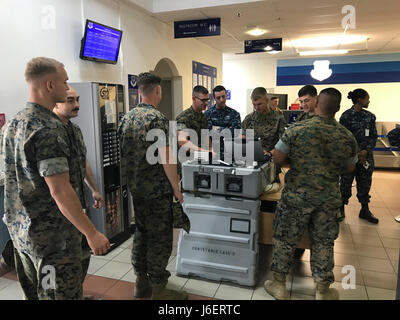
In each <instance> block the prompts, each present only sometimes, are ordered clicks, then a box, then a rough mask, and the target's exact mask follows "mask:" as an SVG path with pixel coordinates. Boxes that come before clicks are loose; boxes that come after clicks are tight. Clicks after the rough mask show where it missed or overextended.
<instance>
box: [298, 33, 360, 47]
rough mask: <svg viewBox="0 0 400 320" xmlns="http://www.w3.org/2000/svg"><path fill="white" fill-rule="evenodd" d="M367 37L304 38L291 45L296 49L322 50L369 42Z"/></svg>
mask: <svg viewBox="0 0 400 320" xmlns="http://www.w3.org/2000/svg"><path fill="white" fill-rule="evenodd" d="M367 38H368V37H367V36H360V35H337V36H327V37H314V38H304V39H298V40H293V41H291V45H292V46H294V47H296V48H305V47H307V48H321V47H331V46H337V45H346V44H351V43H357V42H362V41H365V40H367Z"/></svg>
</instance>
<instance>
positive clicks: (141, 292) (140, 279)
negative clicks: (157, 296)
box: [135, 272, 151, 298]
mask: <svg viewBox="0 0 400 320" xmlns="http://www.w3.org/2000/svg"><path fill="white" fill-rule="evenodd" d="M150 292H151V286H150V282H149V277H148V275H147V274H146V273H143V272H139V273H138V274H137V277H136V283H135V297H136V298H144V297H145V296H146V294H150Z"/></svg>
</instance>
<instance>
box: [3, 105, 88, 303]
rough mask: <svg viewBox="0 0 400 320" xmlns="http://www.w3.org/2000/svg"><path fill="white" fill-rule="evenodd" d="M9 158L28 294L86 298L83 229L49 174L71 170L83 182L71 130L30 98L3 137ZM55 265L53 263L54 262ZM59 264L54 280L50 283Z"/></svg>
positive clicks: (10, 209)
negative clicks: (65, 209) (53, 190)
mask: <svg viewBox="0 0 400 320" xmlns="http://www.w3.org/2000/svg"><path fill="white" fill-rule="evenodd" d="M0 155H1V156H2V157H3V159H4V160H5V163H4V169H5V190H4V192H5V199H4V200H5V203H4V209H5V210H4V216H5V220H6V224H7V228H8V230H9V232H10V236H11V238H12V240H13V244H14V247H15V249H16V251H15V260H16V271H17V275H18V279H19V282H20V283H21V286H22V289H23V291H24V295H25V297H26V298H27V299H31V300H37V299H81V298H82V248H81V243H82V234H81V233H80V232H79V231H78V230H77V229H76V228H75V226H73V225H72V224H71V223H70V222H69V221H68V220H67V218H65V217H64V215H63V214H62V213H61V212H60V210H59V209H58V206H57V204H56V202H55V201H54V199H53V198H52V196H51V194H50V191H49V188H48V186H47V184H46V182H45V180H44V177H46V176H51V175H54V174H60V173H64V172H69V176H70V183H71V185H72V187H73V188H74V189H75V190H78V189H79V185H80V184H81V183H82V177H81V174H80V171H76V170H75V171H72V168H77V167H79V164H78V163H77V161H78V160H77V157H76V156H75V154H74V151H73V149H72V148H71V146H70V144H69V138H68V134H67V130H66V128H65V126H64V125H63V124H62V122H61V121H60V120H59V119H58V118H57V116H56V115H55V114H54V113H53V112H51V111H50V110H48V109H46V108H45V107H43V106H40V105H38V104H34V103H27V105H26V108H25V109H23V110H22V111H20V112H19V113H18V114H17V115H16V116H15V117H14V118H13V119H11V120H10V121H9V122H8V123H7V124H6V128H5V130H4V132H3V137H2V140H1V142H0ZM49 266H50V267H49ZM48 268H50V269H51V268H54V269H53V270H54V271H55V284H56V287H55V289H54V287H53V286H51V281H50V285H46V284H45V283H47V281H48V280H49V274H50V271H49V269H48Z"/></svg>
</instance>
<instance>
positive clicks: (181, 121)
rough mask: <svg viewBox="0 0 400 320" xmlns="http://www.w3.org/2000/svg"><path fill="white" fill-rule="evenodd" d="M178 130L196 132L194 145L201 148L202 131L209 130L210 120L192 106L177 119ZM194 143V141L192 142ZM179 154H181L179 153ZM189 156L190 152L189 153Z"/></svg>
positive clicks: (179, 168)
mask: <svg viewBox="0 0 400 320" xmlns="http://www.w3.org/2000/svg"><path fill="white" fill-rule="evenodd" d="M176 122H177V130H182V131H185V130H187V129H191V130H194V131H195V132H196V135H197V143H194V144H195V145H197V146H198V147H201V142H202V140H201V130H203V129H205V130H207V129H208V120H207V117H206V116H205V115H204V113H203V112H196V111H194V110H193V107H192V106H190V107H189V108H187V109H186V110H184V111H183V112H181V113H180V114H179V115H178V116H177V117H176ZM192 142H193V141H192ZM178 154H179V153H178ZM187 154H188V152H187ZM178 174H179V175H180V174H181V165H180V162H179V161H178Z"/></svg>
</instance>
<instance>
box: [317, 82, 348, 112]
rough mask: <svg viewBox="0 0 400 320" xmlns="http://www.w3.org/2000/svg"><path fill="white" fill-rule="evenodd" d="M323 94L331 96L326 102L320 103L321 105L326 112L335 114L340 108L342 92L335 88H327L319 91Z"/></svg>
mask: <svg viewBox="0 0 400 320" xmlns="http://www.w3.org/2000/svg"><path fill="white" fill-rule="evenodd" d="M321 94H324V95H327V96H329V99H327V100H325V104H321V103H319V107H320V108H321V110H322V111H323V112H324V113H328V114H331V115H334V114H335V113H336V112H337V111H338V110H339V108H340V102H341V101H342V94H341V93H340V91H339V90H337V89H335V88H326V89H324V90H322V91H321V92H320V93H319V95H321Z"/></svg>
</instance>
